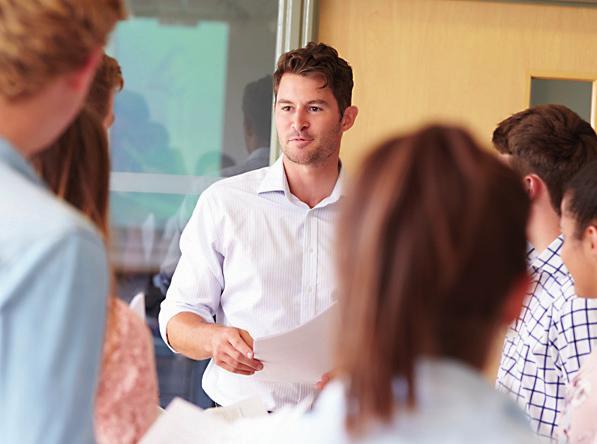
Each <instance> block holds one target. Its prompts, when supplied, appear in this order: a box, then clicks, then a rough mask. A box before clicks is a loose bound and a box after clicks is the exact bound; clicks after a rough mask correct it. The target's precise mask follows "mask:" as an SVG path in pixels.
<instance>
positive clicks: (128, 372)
mask: <svg viewBox="0 0 597 444" xmlns="http://www.w3.org/2000/svg"><path fill="white" fill-rule="evenodd" d="M112 316H113V317H112V319H111V320H109V321H108V326H109V328H110V331H109V332H107V334H106V340H105V343H104V361H103V366H102V370H101V374H100V380H99V386H98V391H97V397H96V403H95V438H96V440H97V442H98V444H132V443H137V442H139V440H140V438H141V437H142V436H143V434H145V432H146V431H147V429H148V428H149V427H150V426H151V424H152V423H153V421H154V420H155V419H156V416H157V411H158V410H157V409H158V385H157V375H156V369H155V358H154V353H153V343H152V341H151V334H150V333H149V330H148V328H147V326H146V325H145V323H144V322H143V321H142V320H141V319H140V318H139V317H138V316H137V315H136V314H135V313H134V312H133V311H132V310H131V309H130V308H129V307H128V306H127V305H126V304H125V303H124V302H122V301H120V300H118V299H115V300H114V307H113V313H112Z"/></svg>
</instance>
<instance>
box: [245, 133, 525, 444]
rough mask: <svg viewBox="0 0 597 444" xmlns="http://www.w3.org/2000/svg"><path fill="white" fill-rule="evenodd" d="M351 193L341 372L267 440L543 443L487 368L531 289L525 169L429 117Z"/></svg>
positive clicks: (377, 160) (282, 416)
mask: <svg viewBox="0 0 597 444" xmlns="http://www.w3.org/2000/svg"><path fill="white" fill-rule="evenodd" d="M347 196H349V197H348V199H347V201H346V202H345V206H344V212H343V216H342V219H341V222H340V224H339V232H338V242H337V252H338V271H339V280H340V286H341V291H340V304H341V313H342V315H341V319H342V323H341V326H340V327H339V344H338V348H337V353H338V355H337V358H338V377H337V378H336V380H334V381H332V382H330V383H329V384H328V385H327V386H326V388H325V389H324V390H323V392H322V393H321V394H320V396H319V398H318V400H317V401H316V402H315V404H314V406H313V408H312V410H311V412H310V413H307V414H303V415H301V414H300V413H297V412H296V411H294V412H291V413H288V412H286V413H284V412H280V413H279V414H276V415H273V416H274V418H271V419H270V418H268V419H263V420H261V421H263V425H264V427H263V430H264V433H263V434H264V435H266V436H267V438H266V439H265V440H264V437H263V435H260V438H259V441H260V442H264V441H265V442H285V443H287V442H308V443H310V444H315V443H343V442H359V443H364V442H367V443H386V442H387V443H389V442H392V443H394V442H396V443H434V444H437V443H471V444H472V443H474V444H479V443H496V444H497V443H500V444H501V443H524V444H528V443H530V442H533V440H534V436H533V433H532V431H531V429H530V427H529V425H528V423H527V421H526V418H525V417H524V414H523V412H522V411H521V410H519V409H518V407H517V406H516V405H515V404H514V403H513V402H512V401H510V400H509V399H508V398H507V397H506V396H504V395H502V394H500V393H498V392H496V391H495V389H494V388H493V387H492V386H491V385H490V384H489V383H488V382H487V381H485V380H484V379H483V377H482V376H481V372H482V370H483V369H484V367H485V365H486V364H487V363H488V360H489V354H490V351H491V349H492V345H493V344H494V342H495V339H496V336H497V335H498V333H499V332H500V331H501V330H502V328H503V327H504V326H506V325H508V324H509V323H510V322H511V321H512V320H514V319H515V318H516V316H517V315H518V313H519V311H520V308H521V301H522V300H523V298H524V295H525V291H526V289H527V286H528V277H527V274H526V262H525V251H526V237H525V226H526V222H527V218H528V214H529V202H528V199H527V196H526V194H525V192H524V190H523V188H522V184H521V183H520V179H519V178H518V177H517V176H516V175H515V174H514V172H512V171H511V170H510V169H509V168H508V167H507V166H505V165H502V163H500V162H499V161H498V160H497V159H496V158H494V157H493V156H491V155H490V154H488V153H487V152H485V151H484V150H482V149H481V148H479V146H478V145H477V144H476V143H475V142H474V141H473V140H472V139H471V137H470V136H469V134H468V133H467V132H465V131H464V130H462V129H459V128H454V127H443V126H431V127H427V128H424V129H422V130H420V131H417V132H415V133H412V134H409V135H407V136H404V137H398V138H393V139H390V140H388V141H386V142H384V143H383V144H381V145H380V146H379V147H377V149H375V150H374V151H373V152H372V153H371V154H370V155H369V156H368V157H367V158H366V159H365V161H364V163H363V165H362V167H361V168H360V171H359V172H358V174H357V175H356V180H355V181H354V183H353V185H352V188H351V189H350V190H349V192H348V193H347ZM266 423H268V424H269V425H266ZM246 424H247V425H248V422H247V423H246ZM254 424H256V423H254ZM239 427H241V428H242V427H243V426H241V425H240V424H239Z"/></svg>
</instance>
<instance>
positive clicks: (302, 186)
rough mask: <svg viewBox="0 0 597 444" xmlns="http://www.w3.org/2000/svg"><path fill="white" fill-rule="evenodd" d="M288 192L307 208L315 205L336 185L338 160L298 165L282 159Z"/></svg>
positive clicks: (338, 171)
mask: <svg viewBox="0 0 597 444" xmlns="http://www.w3.org/2000/svg"><path fill="white" fill-rule="evenodd" d="M283 164H284V170H285V172H286V178H287V180H288V186H289V188H290V192H291V193H292V194H293V195H294V196H296V197H297V198H298V199H299V200H301V201H302V202H304V203H306V204H307V205H308V206H309V208H313V207H315V206H316V205H317V204H318V203H319V202H321V201H322V200H323V199H325V198H326V197H328V196H329V195H330V194H331V193H332V191H333V189H334V186H335V185H336V181H337V180H338V175H339V173H340V169H339V160H338V158H337V157H335V156H334V158H333V159H329V161H327V162H325V163H323V164H320V165H316V166H315V165H299V164H296V163H294V162H291V161H289V160H288V159H287V158H286V157H284V159H283Z"/></svg>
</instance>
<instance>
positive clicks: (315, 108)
mask: <svg viewBox="0 0 597 444" xmlns="http://www.w3.org/2000/svg"><path fill="white" fill-rule="evenodd" d="M309 109H310V110H311V111H313V112H318V111H321V108H320V107H318V106H311V107H310V108H309Z"/></svg>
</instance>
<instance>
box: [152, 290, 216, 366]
mask: <svg viewBox="0 0 597 444" xmlns="http://www.w3.org/2000/svg"><path fill="white" fill-rule="evenodd" d="M179 313H194V314H196V315H197V316H200V317H201V318H202V319H203V320H204V321H205V322H207V323H210V324H213V323H214V318H213V315H212V314H211V311H210V310H209V309H208V308H207V307H203V306H191V305H187V304H180V303H175V302H170V301H168V298H166V299H165V300H164V301H163V302H162V305H161V306H160V314H159V315H158V322H159V325H160V335H161V336H162V339H163V340H164V343H165V344H166V345H167V346H168V348H169V349H170V350H172V351H173V352H174V353H177V354H178V352H177V351H176V350H174V348H172V346H171V345H170V343H169V342H168V336H167V335H166V327H167V326H168V322H170V320H171V319H172V318H173V317H174V316H176V315H177V314H179Z"/></svg>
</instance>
